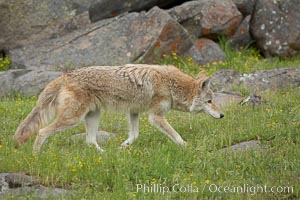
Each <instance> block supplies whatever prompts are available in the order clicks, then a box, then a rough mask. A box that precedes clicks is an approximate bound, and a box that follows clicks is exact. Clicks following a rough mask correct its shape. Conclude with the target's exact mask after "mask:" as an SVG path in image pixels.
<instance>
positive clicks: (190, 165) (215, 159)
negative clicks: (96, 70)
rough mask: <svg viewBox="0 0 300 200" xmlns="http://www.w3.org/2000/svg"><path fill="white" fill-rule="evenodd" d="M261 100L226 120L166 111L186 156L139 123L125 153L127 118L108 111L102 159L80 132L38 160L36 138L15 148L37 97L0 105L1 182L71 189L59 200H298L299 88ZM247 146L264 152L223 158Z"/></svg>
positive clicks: (246, 58)
mask: <svg viewBox="0 0 300 200" xmlns="http://www.w3.org/2000/svg"><path fill="white" fill-rule="evenodd" d="M231 53H232V52H231ZM227 54H228V52H227ZM252 54H253V55H252ZM162 63H175V64H178V66H179V68H181V69H183V70H184V71H187V72H189V73H191V74H194V73H196V72H197V71H200V70H201V69H205V70H206V71H208V72H209V73H213V72H214V71H216V70H219V69H221V68H229V66H230V65H231V66H233V67H232V68H234V69H237V67H238V66H240V69H238V70H239V71H241V72H248V71H252V70H254V69H269V68H274V67H275V68H276V67H300V58H299V57H298V58H297V57H296V58H293V59H289V60H279V59H274V60H271V61H268V60H265V59H262V58H261V57H259V55H258V54H257V53H255V52H254V53H253V52H252V51H245V52H236V53H232V55H229V54H228V58H227V60H226V61H224V62H221V63H220V62H219V63H213V64H211V65H209V66H201V67H198V68H197V67H196V66H195V65H194V64H193V62H192V60H191V59H189V58H182V57H178V56H177V55H176V54H173V55H171V56H165V58H164V60H163V61H162ZM239 63H240V64H239ZM247 63H248V64H247ZM246 64H247V65H246ZM255 66H256V67H255ZM260 94H261V95H262V96H263V98H264V103H263V104H262V105H260V106H255V107H252V106H251V105H244V106H241V105H237V104H231V105H228V106H226V107H225V108H223V112H224V113H225V117H224V118H223V119H213V118H211V117H210V116H207V115H205V114H198V115H193V114H189V113H182V112H177V111H171V112H169V113H168V115H167V116H166V118H167V119H168V121H169V122H170V124H171V125H172V126H173V127H174V128H175V129H176V130H177V131H178V132H179V133H180V134H181V136H182V137H183V138H184V139H185V140H186V141H187V143H188V145H187V147H184V148H183V147H179V146H177V145H176V144H174V143H173V142H172V141H170V140H169V139H168V138H167V137H166V136H165V135H163V134H162V133H161V132H159V131H158V130H157V129H155V128H153V127H151V126H150V125H149V124H148V119H147V115H146V114H142V115H141V117H140V136H139V139H138V140H137V141H136V142H135V143H134V144H133V145H132V146H131V147H130V148H127V149H120V144H121V143H122V142H123V141H124V140H125V139H126V137H127V117H126V115H125V114H120V113H111V112H104V113H102V118H101V121H100V122H99V123H100V129H101V130H105V131H108V132H113V133H116V136H115V137H114V138H111V139H109V140H107V141H105V142H103V143H101V147H102V148H103V149H105V150H106V152H105V153H103V154H101V153H99V152H98V151H97V150H96V149H95V148H93V147H89V146H87V145H86V143H85V140H84V139H72V138H71V136H72V135H74V134H77V133H82V132H84V131H85V129H84V125H83V124H80V125H79V126H77V127H75V128H73V129H69V130H67V131H63V132H60V133H57V134H55V135H53V136H51V137H50V138H49V139H48V140H47V143H46V144H45V145H44V146H43V148H42V151H41V153H40V154H38V155H33V154H32V147H33V142H34V137H33V138H31V139H30V140H29V141H28V142H27V143H25V144H24V145H23V146H21V147H20V148H18V149H15V148H14V142H13V134H14V131H15V130H16V128H17V126H18V125H19V124H20V122H21V121H22V120H23V119H24V118H25V117H26V116H27V114H28V113H29V112H30V111H31V109H32V108H33V107H34V105H35V103H36V100H37V97H30V98H29V97H22V96H14V97H10V98H2V99H1V101H0V173H4V172H15V173H25V174H28V175H31V176H33V177H36V178H39V183H41V184H43V185H45V186H48V187H59V188H63V189H66V190H68V191H69V192H68V193H66V194H64V195H62V196H61V199H299V198H300V159H299V158H300V157H299V155H300V103H299V102H300V101H299V100H300V88H291V89H287V90H284V91H264V92H261V93H260ZM250 140H257V141H258V143H259V147H258V148H253V149H248V150H243V151H222V149H223V148H225V147H229V146H231V145H234V144H237V143H240V142H243V141H250ZM6 198H7V199H14V198H18V197H16V196H13V195H11V196H7V197H6ZM22 198H23V199H35V198H36V196H35V195H34V194H31V195H29V196H27V197H22ZM22 198H21V199H22ZM49 199H51V197H49Z"/></svg>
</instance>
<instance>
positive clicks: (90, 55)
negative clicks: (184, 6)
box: [10, 7, 192, 70]
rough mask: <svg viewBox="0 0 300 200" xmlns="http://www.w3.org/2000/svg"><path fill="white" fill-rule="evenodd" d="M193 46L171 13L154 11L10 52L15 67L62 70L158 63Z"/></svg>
mask: <svg viewBox="0 0 300 200" xmlns="http://www.w3.org/2000/svg"><path fill="white" fill-rule="evenodd" d="M191 45H192V42H191V40H190V38H189V35H188V33H187V31H186V30H185V29H184V28H182V27H181V26H180V24H178V23H177V22H176V21H175V20H174V19H173V18H171V17H170V16H169V15H168V13H166V12H165V11H163V10H161V9H159V8H157V7H155V8H153V9H151V10H150V11H149V12H147V13H145V12H142V13H129V14H127V15H125V16H120V17H116V18H113V19H108V20H101V21H99V22H97V23H95V24H93V25H92V26H91V27H89V28H88V29H85V30H80V31H75V32H72V33H70V34H68V35H66V36H64V37H60V38H55V39H52V40H48V41H44V42H40V43H39V44H33V45H28V46H25V47H23V48H19V49H14V50H12V51H10V58H11V60H12V65H13V66H24V67H25V68H27V69H47V70H53V69H57V68H60V69H63V68H70V67H83V66H88V65H118V64H126V63H132V62H136V61H138V62H148V63H149V62H151V63H153V62H156V61H157V60H159V59H160V57H161V55H162V54H167V53H170V52H172V51H176V52H177V53H183V52H185V51H186V50H187V49H189V48H190V46H191Z"/></svg>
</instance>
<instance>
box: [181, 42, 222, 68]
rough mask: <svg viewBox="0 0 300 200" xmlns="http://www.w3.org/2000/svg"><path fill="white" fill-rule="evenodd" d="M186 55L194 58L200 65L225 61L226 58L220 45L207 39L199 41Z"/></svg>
mask: <svg viewBox="0 0 300 200" xmlns="http://www.w3.org/2000/svg"><path fill="white" fill-rule="evenodd" d="M186 55H188V56H190V57H191V58H193V60H194V61H195V62H196V63H197V64H199V65H205V64H208V63H212V62H219V61H223V60H224V59H225V56H226V55H225V53H224V52H223V51H222V49H221V48H220V47H219V45H218V44H216V43H215V42H214V41H212V40H209V39H205V38H201V39H198V40H197V41H196V42H195V43H194V45H193V46H192V47H191V48H190V49H189V50H188V51H187V53H186Z"/></svg>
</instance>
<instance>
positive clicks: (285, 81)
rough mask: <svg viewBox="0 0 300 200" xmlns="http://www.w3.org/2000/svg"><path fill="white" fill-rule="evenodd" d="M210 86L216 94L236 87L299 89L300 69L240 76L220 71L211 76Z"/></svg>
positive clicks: (233, 71) (254, 89) (282, 69)
mask: <svg viewBox="0 0 300 200" xmlns="http://www.w3.org/2000/svg"><path fill="white" fill-rule="evenodd" d="M211 85H212V88H213V90H214V91H218V92H224V91H225V92H226V91H227V92H230V91H233V90H234V88H237V87H243V88H247V89H249V90H252V91H260V90H279V89H287V88H290V87H299V86H300V69H298V68H280V69H270V70H259V71H254V72H251V73H248V74H240V73H238V72H237V71H235V70H221V71H219V72H217V73H215V74H214V75H213V76H212V79H211Z"/></svg>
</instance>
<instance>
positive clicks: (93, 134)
mask: <svg viewBox="0 0 300 200" xmlns="http://www.w3.org/2000/svg"><path fill="white" fill-rule="evenodd" d="M99 120H100V110H95V111H90V112H89V113H87V115H86V116H85V127H86V134H87V135H86V142H87V143H88V144H93V145H95V147H96V148H97V149H98V150H99V151H100V152H104V150H103V149H102V148H101V147H100V146H99V145H98V143H97V131H98V126H99Z"/></svg>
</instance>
